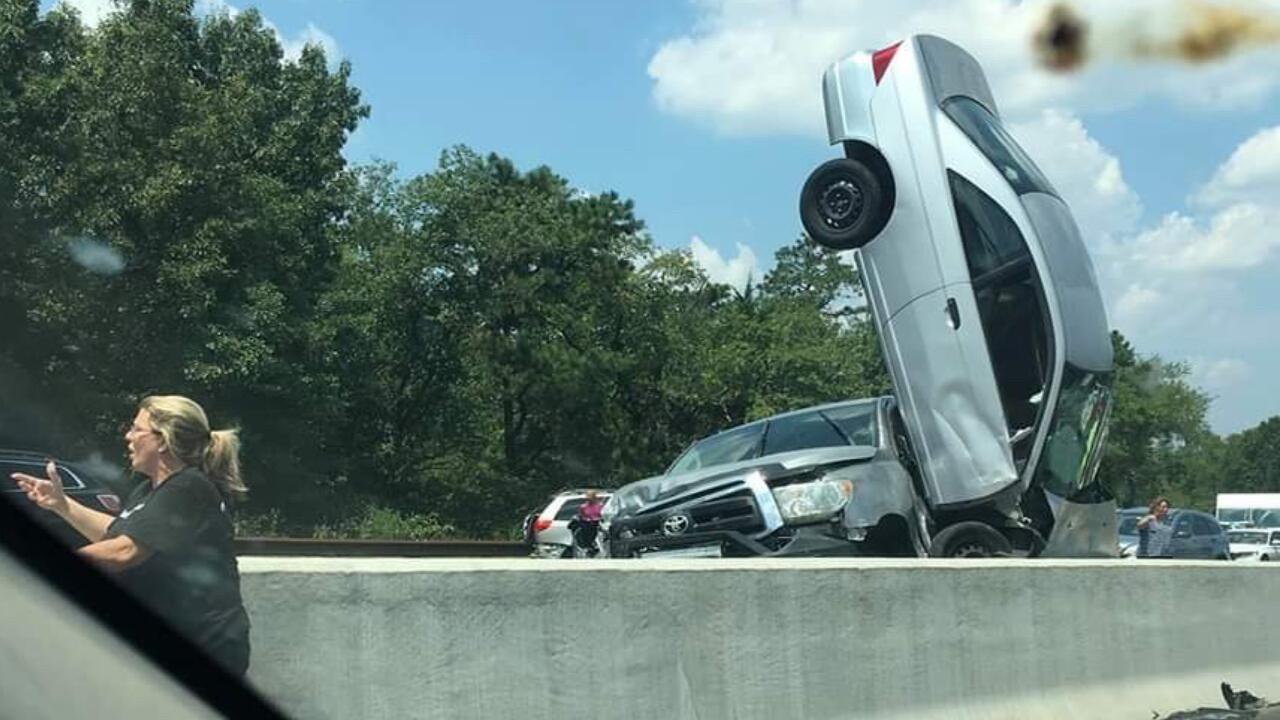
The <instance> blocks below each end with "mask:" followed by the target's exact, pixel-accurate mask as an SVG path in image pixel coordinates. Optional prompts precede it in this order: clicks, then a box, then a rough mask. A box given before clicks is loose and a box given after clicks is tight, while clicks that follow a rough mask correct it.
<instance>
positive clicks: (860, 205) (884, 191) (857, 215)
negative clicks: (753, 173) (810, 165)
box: [800, 149, 893, 250]
mask: <svg viewBox="0 0 1280 720" xmlns="http://www.w3.org/2000/svg"><path fill="white" fill-rule="evenodd" d="M866 152H867V153H875V151H874V150H870V149H868V150H867V151H866ZM875 157H877V158H878V154H877V155H876V156H875ZM868 161H870V162H868ZM887 169H888V166H887V165H885V164H884V163H883V161H880V162H876V161H875V160H874V159H873V158H872V157H858V158H837V159H835V160H828V161H827V162H825V163H823V164H821V165H819V166H818V167H817V168H816V169H815V170H814V171H813V172H812V173H810V174H809V179H808V180H806V181H805V183H804V188H803V189H801V191H800V222H801V223H802V224H803V225H804V229H805V232H807V233H809V237H810V238H812V239H813V241H814V242H816V243H818V244H819V245H821V246H823V247H825V248H828V249H831V250H853V249H855V248H860V247H862V246H863V245H866V244H867V243H869V242H871V240H873V239H874V238H875V237H876V236H877V235H879V234H880V231H881V230H883V229H884V226H885V224H886V223H887V222H888V221H889V215H890V213H892V211H893V178H892V176H890V175H889V173H888V172H887Z"/></svg>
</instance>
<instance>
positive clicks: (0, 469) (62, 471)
mask: <svg viewBox="0 0 1280 720" xmlns="http://www.w3.org/2000/svg"><path fill="white" fill-rule="evenodd" d="M16 472H20V473H26V474H27V475H35V476H36V477H44V463H43V462H41V461H37V460H31V461H28V460H0V484H3V486H4V489H5V490H9V491H13V492H17V491H18V485H17V483H15V482H13V481H12V480H10V479H9V477H10V476H11V475H12V474H13V473H16ZM58 474H59V475H60V476H61V477H62V487H63V489H64V490H80V489H82V488H84V486H85V485H84V481H83V480H81V479H80V476H78V475H76V474H75V473H74V472H72V471H71V470H70V469H68V468H66V467H64V466H62V465H59V466H58Z"/></svg>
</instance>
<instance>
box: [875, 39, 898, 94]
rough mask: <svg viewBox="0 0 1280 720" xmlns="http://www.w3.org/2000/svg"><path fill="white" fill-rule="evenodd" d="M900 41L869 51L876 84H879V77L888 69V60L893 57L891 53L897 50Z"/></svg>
mask: <svg viewBox="0 0 1280 720" xmlns="http://www.w3.org/2000/svg"><path fill="white" fill-rule="evenodd" d="M901 44H902V41H901V40H899V41H898V42H896V43H894V44H892V45H890V46H889V47H887V48H884V49H881V50H877V51H875V52H873V53H871V71H872V72H873V73H875V76H876V84H877V85H879V84H880V78H882V77H884V73H885V71H886V70H888V69H889V61H890V60H892V59H893V54H894V53H896V52H898V46H899V45H901Z"/></svg>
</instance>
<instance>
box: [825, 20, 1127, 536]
mask: <svg viewBox="0 0 1280 720" xmlns="http://www.w3.org/2000/svg"><path fill="white" fill-rule="evenodd" d="M823 99H824V103H825V107H826V119H827V131H828V139H829V140H830V142H831V143H832V144H833V145H839V146H840V147H841V149H842V150H843V155H844V157H840V158H837V159H833V160H830V161H828V162H826V163H824V164H822V165H821V166H819V167H818V168H816V169H815V170H814V171H813V172H812V174H810V176H809V178H808V180H807V181H806V182H805V185H804V188H803V189H802V191H801V196H800V215H801V220H802V222H803V224H804V227H805V230H806V231H807V232H808V234H809V236H810V237H811V238H812V239H813V240H814V241H815V242H817V243H818V244H820V245H822V246H824V247H826V248H829V249H833V250H854V251H855V252H854V258H855V260H856V261H857V265H858V268H859V271H860V275H861V278H862V281H863V283H864V285H865V288H866V297H867V302H868V305H869V308H870V310H871V316H872V318H873V320H874V321H875V325H876V330H877V335H878V337H879V339H880V345H881V350H882V351H883V353H884V358H885V364H886V367H887V368H888V370H889V375H890V378H891V380H892V382H893V388H894V394H895V396H896V397H897V399H898V402H899V406H900V412H901V416H902V419H903V421H904V424H905V428H906V435H907V437H908V439H909V441H910V444H911V447H912V448H913V449H914V451H915V453H916V454H917V456H918V460H919V462H918V463H917V465H916V472H917V474H918V476H917V478H916V480H917V482H918V483H919V485H920V489H921V493H920V496H921V497H922V498H923V499H924V500H925V502H927V503H928V505H929V510H930V515H931V517H932V519H933V521H934V523H935V528H936V530H935V531H936V532H938V533H942V532H950V533H951V535H948V536H947V537H946V540H947V542H948V543H951V542H960V543H961V544H975V543H976V544H986V543H988V542H989V541H990V540H991V531H992V529H995V531H996V532H997V533H998V534H1000V535H1002V536H1004V538H1005V539H1006V540H1007V541H1008V543H1010V544H1013V545H1014V546H1020V545H1021V546H1028V545H1042V546H1044V554H1046V555H1055V556H1108V555H1114V553H1115V548H1116V534H1115V502H1114V500H1113V499H1112V498H1111V496H1110V495H1109V494H1108V493H1107V492H1106V491H1105V489H1104V488H1103V487H1102V486H1101V485H1100V484H1099V483H1098V482H1097V469H1098V463H1099V460H1100V458H1101V454H1102V446H1103V442H1104V439H1105V437H1106V428H1107V422H1108V417H1109V414H1110V410H1111V400H1112V392H1111V385H1112V374H1113V358H1112V349H1111V338H1110V331H1109V328H1108V324H1107V318H1106V313H1105V310H1104V308H1103V303H1102V295H1101V292H1100V290H1099V287H1098V283H1097V278H1096V276H1095V273H1094V269H1093V264H1092V262H1091V261H1090V259H1089V254H1088V252H1087V250H1086V248H1085V244H1084V241H1083V239H1082V238H1081V236H1080V231H1079V229H1078V228H1077V226H1076V222H1075V220H1074V218H1073V217H1072V215H1071V212H1070V210H1069V209H1068V207H1067V205H1066V203H1065V202H1064V201H1063V200H1062V198H1061V196H1060V195H1059V194H1058V192H1057V191H1056V190H1055V189H1054V187H1053V186H1052V185H1051V184H1050V183H1049V181H1048V180H1047V179H1046V178H1045V176H1044V174H1043V173H1042V172H1041V171H1040V169H1039V168H1037V167H1036V165H1035V163H1034V162H1033V161H1032V160H1031V158H1030V157H1029V156H1028V155H1027V154H1026V153H1025V152H1024V151H1023V150H1022V148H1021V147H1019V146H1018V143H1017V142H1016V141H1015V140H1014V138H1013V137H1012V135H1010V133H1009V132H1008V131H1007V130H1006V128H1005V126H1004V124H1003V122H1002V120H1001V118H1000V115H999V112H998V110H997V108H996V102H995V99H994V97H993V96H992V93H991V89H990V87H989V86H988V84H987V81H986V77H985V75H984V73H983V71H982V68H981V67H980V66H979V65H978V63H977V61H976V60H975V59H974V58H973V57H972V56H971V55H969V54H968V53H967V52H965V51H964V50H963V49H961V48H960V47H958V46H956V45H954V44H952V43H951V42H948V41H947V40H944V39H942V38H939V37H933V36H929V35H917V36H912V37H908V38H907V39H905V40H903V41H902V42H899V43H896V44H894V45H891V46H889V47H886V48H883V49H881V50H877V51H874V52H859V53H854V54H853V55H850V56H849V57H846V58H844V59H842V60H840V61H838V62H836V63H834V64H833V65H831V66H830V67H829V68H828V69H827V70H826V73H825V74H824V76H823ZM953 535H961V536H962V537H960V538H958V539H957V538H955V537H953Z"/></svg>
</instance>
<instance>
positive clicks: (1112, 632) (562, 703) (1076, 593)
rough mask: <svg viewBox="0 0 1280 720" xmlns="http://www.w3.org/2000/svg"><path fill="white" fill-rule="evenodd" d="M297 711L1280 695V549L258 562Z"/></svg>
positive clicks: (803, 707) (533, 710)
mask: <svg viewBox="0 0 1280 720" xmlns="http://www.w3.org/2000/svg"><path fill="white" fill-rule="evenodd" d="M241 568H242V571H243V573H244V591H245V599H246V603H247V604H248V606H249V612H250V615H251V617H252V619H253V643H254V648H253V662H252V667H251V668H250V677H251V679H252V680H253V681H254V682H255V683H256V684H257V685H258V686H259V687H260V688H261V689H262V690H263V691H264V692H265V693H266V694H267V695H268V696H269V697H272V698H274V699H276V700H277V701H278V702H279V703H280V704H281V706H282V707H284V708H285V709H287V710H289V711H292V712H293V713H294V714H295V715H296V716H297V717H299V718H396V719H400V718H419V717H421V718H434V717H441V718H477V719H480V718H483V719H485V720H490V719H494V718H517V717H518V718H522V719H528V720H536V719H540V718H547V719H553V718H554V719H556V720H561V719H563V718H661V719H662V720H671V719H672V718H699V719H700V720H714V719H716V718H734V719H737V720H744V719H747V718H771V719H772V718H805V719H812V720H817V719H822V718H864V717H876V718H939V719H942V718H947V719H949V720H953V719H957V718H975V719H976V718H981V719H982V720H989V719H991V718H1018V719H1019V720H1027V719H1035V718H1072V719H1073V720H1077V719H1083V718H1087V719H1093V718H1103V719H1105V718H1132V720H1149V719H1150V718H1151V717H1152V713H1153V712H1157V713H1160V714H1162V715H1163V714H1167V713H1169V712H1172V711H1174V710H1178V709H1187V708H1192V707H1196V706H1214V707H1222V699H1221V696H1220V694H1219V690H1218V684H1219V683H1220V682H1221V681H1223V680H1226V681H1228V682H1231V683H1233V684H1234V685H1236V686H1237V687H1238V688H1239V687H1244V688H1248V689H1249V690H1251V691H1253V692H1254V693H1256V694H1259V695H1270V696H1271V697H1272V698H1273V699H1280V623H1278V622H1277V621H1276V620H1275V618H1276V617H1277V608H1280V567H1271V566H1268V565H1266V564H1246V563H1224V562H1219V563H1210V562H1201V563H1192V562H1172V561H1149V562H1133V561H1130V562H1124V561H1049V560H1038V561H1037V560H1032V561H1020V560H995V561H979V560H972V561H925V560H911V561H898V560H843V559H841V560H804V561H780V560H752V561H734V560H688V561H634V560H632V561H622V560H610V561H544V562H537V561H529V560H483V561H482V560H473V561H458V560H395V559H374V560H370V559H304V558H242V559H241Z"/></svg>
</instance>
